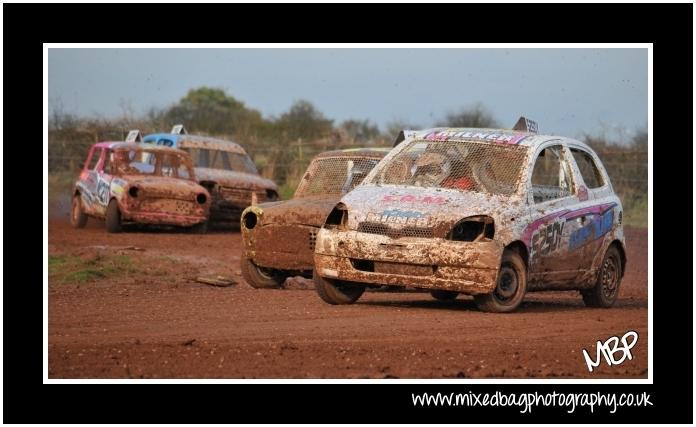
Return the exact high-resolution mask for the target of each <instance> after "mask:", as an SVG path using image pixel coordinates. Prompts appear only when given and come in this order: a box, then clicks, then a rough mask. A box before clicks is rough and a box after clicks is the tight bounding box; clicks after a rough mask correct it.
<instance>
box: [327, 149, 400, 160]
mask: <svg viewBox="0 0 696 427" xmlns="http://www.w3.org/2000/svg"><path fill="white" fill-rule="evenodd" d="M391 150H392V148H391V147H358V148H344V149H342V150H331V151H324V152H323V153H319V154H317V155H316V157H315V159H321V158H325V157H373V158H377V159H381V158H382V157H384V156H386V155H387V153H389V152H390V151H391Z"/></svg>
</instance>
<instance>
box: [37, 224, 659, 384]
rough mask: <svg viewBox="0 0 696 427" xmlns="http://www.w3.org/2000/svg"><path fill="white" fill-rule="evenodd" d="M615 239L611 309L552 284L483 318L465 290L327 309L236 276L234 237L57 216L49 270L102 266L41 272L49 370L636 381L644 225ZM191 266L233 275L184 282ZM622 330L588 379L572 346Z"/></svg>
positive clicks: (643, 320) (642, 316)
mask: <svg viewBox="0 0 696 427" xmlns="http://www.w3.org/2000/svg"><path fill="white" fill-rule="evenodd" d="M627 243H628V260H629V264H628V268H627V271H626V276H625V277H624V280H623V282H622V285H621V286H622V288H621V291H620V295H619V301H618V303H617V306H616V307H615V308H612V309H608V310H604V309H588V308H585V307H584V306H583V304H582V300H581V298H580V296H579V294H577V293H576V292H554V293H537V294H530V295H528V296H527V298H526V299H525V302H524V303H523V305H522V307H521V308H520V310H519V311H518V312H516V313H513V314H489V313H481V312H479V311H477V310H476V308H475V306H474V304H473V300H472V299H470V298H468V297H461V296H460V297H459V299H457V300H456V301H454V302H449V303H443V302H438V301H435V300H433V299H432V298H431V297H430V295H429V294H426V293H413V292H411V293H391V292H390V293H387V292H367V293H365V295H364V296H363V297H362V298H361V299H360V300H359V301H358V303H356V304H355V305H352V306H330V305H327V304H325V303H323V302H322V301H321V300H320V299H319V297H318V296H317V295H316V293H315V292H314V290H313V289H312V284H311V281H305V280H303V279H296V280H295V279H290V280H289V281H288V283H287V285H288V286H287V288H288V289H284V290H256V289H252V288H251V287H249V286H248V285H247V284H246V283H244V281H243V279H242V278H241V276H240V275H239V268H238V265H239V256H240V250H241V237H240V235H239V233H236V232H216V233H212V234H208V235H191V234H186V233H172V232H162V231H131V232H126V233H123V234H118V235H109V234H107V233H106V231H105V230H104V226H103V224H100V223H99V222H96V221H94V220H90V224H89V225H88V227H87V228H86V229H83V230H73V229H72V228H70V226H69V224H68V222H67V219H66V218H65V217H64V216H62V215H61V216H60V217H55V218H52V219H51V220H50V222H49V255H50V256H51V257H52V259H53V260H54V261H55V263H56V265H55V267H50V268H49V271H52V270H51V268H56V269H58V268H63V267H64V266H66V265H70V263H73V262H74V263H76V265H79V266H82V265H83V264H84V265H87V266H92V267H94V268H102V269H101V270H99V271H97V273H90V274H92V275H91V276H90V275H87V276H84V275H83V276H81V275H80V274H82V273H79V274H73V275H64V274H63V275H62V276H61V275H60V274H62V273H60V274H59V273H56V271H58V270H53V273H51V275H50V277H49V330H48V332H49V338H48V339H49V353H48V356H49V377H51V378H153V377H154V378H443V377H444V378H456V377H476V378H480V377H515V378H519V377H594V378H610V377H611V378H613V377H631V378H635V377H647V373H648V370H647V368H648V362H647V344H648V338H649V337H648V334H647V324H648V309H647V307H648V301H647V286H648V285H647V283H648V282H647V243H648V242H647V232H646V231H645V230H640V229H627ZM133 246H134V247H135V249H134V248H132V247H133ZM138 249H144V250H138ZM52 262H53V261H49V264H51V263H52ZM88 273H89V272H88ZM203 273H210V274H221V275H225V276H232V277H233V278H234V279H236V280H237V281H238V282H239V283H238V284H237V285H236V286H234V287H227V288H220V287H213V286H208V285H205V284H200V283H196V282H194V281H193V280H192V278H194V277H196V276H197V275H199V274H203ZM94 274H96V276H95V275H94ZM102 276H103V277H102ZM70 278H73V279H76V280H74V281H71V279H70ZM77 278H79V279H80V280H81V281H80V280H77ZM629 330H634V331H636V332H638V334H639V336H640V338H639V340H638V343H637V344H636V346H635V347H634V348H633V360H627V361H625V362H624V363H623V364H621V365H618V366H611V367H610V366H607V364H606V363H605V362H603V363H602V365H601V367H600V368H598V369H596V370H595V371H594V372H593V373H592V374H590V373H589V372H588V370H587V367H586V365H585V361H584V358H583V356H582V349H583V348H586V349H588V351H590V350H592V351H591V354H593V355H594V349H595V347H594V346H595V343H596V341H597V340H606V339H607V338H609V337H610V336H614V335H617V336H619V337H620V336H622V335H623V334H624V333H626V332H627V331H629ZM617 356H618V354H617Z"/></svg>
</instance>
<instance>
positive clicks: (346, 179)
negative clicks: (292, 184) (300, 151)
mask: <svg viewBox="0 0 696 427" xmlns="http://www.w3.org/2000/svg"><path fill="white" fill-rule="evenodd" d="M377 163H379V160H378V159H370V158H359V157H327V158H322V159H315V160H313V161H312V163H310V165H309V167H308V168H307V171H306V172H305V174H304V176H303V177H302V181H300V184H299V185H298V186H297V191H295V198H301V197H308V196H316V195H337V196H340V195H342V194H346V193H347V192H349V191H350V190H352V189H353V188H355V186H357V185H359V184H360V183H361V182H362V180H363V179H364V178H365V176H367V174H368V172H370V171H371V170H372V168H374V167H375V165H377Z"/></svg>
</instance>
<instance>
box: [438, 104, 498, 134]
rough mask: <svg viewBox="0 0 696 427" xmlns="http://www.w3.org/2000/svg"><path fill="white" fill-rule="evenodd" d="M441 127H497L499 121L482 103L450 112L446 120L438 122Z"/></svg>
mask: <svg viewBox="0 0 696 427" xmlns="http://www.w3.org/2000/svg"><path fill="white" fill-rule="evenodd" d="M436 126H441V127H462V128H497V127H499V124H498V122H497V121H496V120H495V119H494V118H493V115H492V114H491V113H490V112H489V111H488V110H487V109H486V108H485V107H484V106H483V105H481V104H480V103H477V104H474V105H472V106H470V107H464V108H462V109H461V110H459V111H457V112H452V113H449V114H447V115H446V116H445V118H444V120H441V121H439V122H437V124H436Z"/></svg>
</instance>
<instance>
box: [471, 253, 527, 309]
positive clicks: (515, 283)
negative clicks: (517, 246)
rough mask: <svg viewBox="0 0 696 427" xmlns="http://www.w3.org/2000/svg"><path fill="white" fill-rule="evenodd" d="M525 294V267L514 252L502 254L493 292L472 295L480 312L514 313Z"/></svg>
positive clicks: (520, 258)
mask: <svg viewBox="0 0 696 427" xmlns="http://www.w3.org/2000/svg"><path fill="white" fill-rule="evenodd" d="M525 293H527V267H526V266H525V264H524V260H523V259H522V257H521V256H520V255H519V254H518V253H517V252H515V251H513V250H509V249H506V250H505V252H503V257H502V261H501V263H500V271H499V272H498V280H497V282H496V287H495V290H494V291H493V292H492V293H490V294H486V295H474V301H475V302H476V306H477V307H478V308H479V310H481V311H488V312H492V313H509V312H511V311H515V310H516V309H517V307H519V305H520V304H521V303H522V300H523V299H524V295H525Z"/></svg>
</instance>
